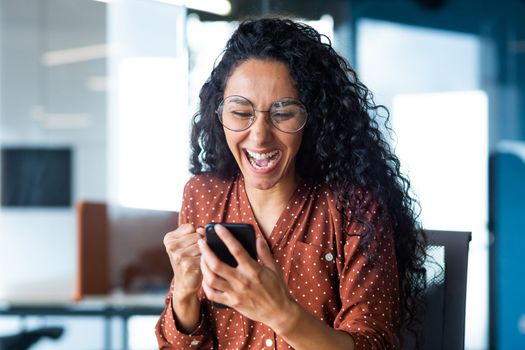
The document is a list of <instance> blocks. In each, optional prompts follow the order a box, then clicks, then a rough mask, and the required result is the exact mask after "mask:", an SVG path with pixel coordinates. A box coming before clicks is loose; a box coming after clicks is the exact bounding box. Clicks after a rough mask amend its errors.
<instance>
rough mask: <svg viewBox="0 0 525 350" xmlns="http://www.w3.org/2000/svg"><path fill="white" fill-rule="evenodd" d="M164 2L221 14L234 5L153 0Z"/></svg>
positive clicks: (198, 0) (221, 1)
mask: <svg viewBox="0 0 525 350" xmlns="http://www.w3.org/2000/svg"><path fill="white" fill-rule="evenodd" d="M95 1H99V2H111V0H95ZM153 1H156V2H162V3H164V4H170V5H177V6H185V7H187V8H189V9H192V10H198V11H204V12H209V13H213V14H216V15H220V16H226V15H229V14H230V12H231V10H232V5H231V3H230V1H229V0H153Z"/></svg>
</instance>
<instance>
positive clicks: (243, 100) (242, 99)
mask: <svg viewBox="0 0 525 350" xmlns="http://www.w3.org/2000/svg"><path fill="white" fill-rule="evenodd" d="M228 99H229V100H230V101H231V102H235V103H240V104H243V105H251V102H250V101H248V99H246V98H245V97H241V96H231V97H228Z"/></svg>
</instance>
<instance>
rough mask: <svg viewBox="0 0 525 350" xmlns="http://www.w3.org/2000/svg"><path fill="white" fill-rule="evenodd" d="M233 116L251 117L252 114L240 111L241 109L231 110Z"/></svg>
mask: <svg viewBox="0 0 525 350" xmlns="http://www.w3.org/2000/svg"><path fill="white" fill-rule="evenodd" d="M231 113H232V114H233V115H234V116H236V117H237V118H247V119H249V118H251V117H252V114H251V113H249V112H241V111H233V112H231Z"/></svg>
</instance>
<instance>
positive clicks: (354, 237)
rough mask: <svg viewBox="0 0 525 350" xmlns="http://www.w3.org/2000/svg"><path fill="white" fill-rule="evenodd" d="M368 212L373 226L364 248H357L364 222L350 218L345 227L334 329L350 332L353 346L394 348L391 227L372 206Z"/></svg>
mask: <svg viewBox="0 0 525 350" xmlns="http://www.w3.org/2000/svg"><path fill="white" fill-rule="evenodd" d="M367 214H369V217H370V219H371V223H372V226H373V232H370V235H371V239H370V242H369V244H368V245H367V247H365V248H363V247H360V239H361V234H362V232H363V225H362V224H359V223H357V222H352V221H351V222H350V225H349V226H348V227H347V231H346V235H347V236H346V240H344V242H345V243H344V246H343V256H344V264H343V266H342V271H341V272H340V273H341V275H340V284H339V286H340V287H339V293H340V297H341V309H340V311H339V313H338V315H337V318H336V320H335V322H334V328H336V329H339V330H342V331H345V332H347V333H349V334H350V335H351V336H352V338H353V339H354V342H355V348H356V349H396V348H397V338H396V332H395V330H396V326H397V323H398V317H399V315H398V307H399V306H398V305H399V291H398V276H397V263H396V257H395V248H394V247H395V245H394V241H393V234H392V229H391V227H381V226H380V225H379V224H378V217H377V216H378V213H377V212H376V208H375V207H374V208H371V209H370V211H368V212H367ZM365 249H366V252H365Z"/></svg>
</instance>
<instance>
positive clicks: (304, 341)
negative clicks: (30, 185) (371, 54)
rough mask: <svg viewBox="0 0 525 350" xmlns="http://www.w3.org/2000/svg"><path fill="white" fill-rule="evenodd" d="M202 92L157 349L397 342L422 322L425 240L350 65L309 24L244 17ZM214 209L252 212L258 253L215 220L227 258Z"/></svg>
mask: <svg viewBox="0 0 525 350" xmlns="http://www.w3.org/2000/svg"><path fill="white" fill-rule="evenodd" d="M200 101H201V104H200V111H199V113H198V114H197V115H196V116H195V118H194V121H193V130H192V158H191V171H192V173H193V174H195V176H194V177H193V178H192V179H190V180H189V182H188V183H187V185H186V187H185V191H184V200H183V206H182V210H181V214H180V224H181V225H180V226H179V227H178V228H177V229H176V230H175V231H173V232H170V233H168V234H167V235H166V237H165V239H164V244H165V246H166V250H167V252H168V255H169V257H170V261H171V264H172V268H173V271H174V279H173V283H172V285H171V288H170V292H169V294H168V296H167V298H166V309H165V311H164V312H163V314H162V315H161V318H160V320H159V322H158V324H157V327H156V332H157V338H158V341H159V346H160V348H163V349H185V348H187V349H191V348H215V349H217V348H219V349H252V348H253V349H261V348H263V349H265V348H275V349H288V348H295V349H376V348H377V349H392V348H397V347H398V346H399V339H400V334H401V333H403V329H407V328H410V327H411V326H414V324H415V323H416V322H415V321H416V320H415V319H414V318H415V316H414V315H415V312H416V306H417V302H418V295H419V292H420V291H421V288H422V286H423V285H424V274H425V270H424V269H423V267H422V263H423V260H424V253H423V249H422V247H423V246H422V242H423V241H424V239H422V238H423V237H422V231H421V230H420V229H419V228H418V226H417V222H416V217H417V215H416V214H415V213H414V211H413V210H412V206H413V204H414V203H413V200H412V199H411V197H410V196H409V194H408V190H409V183H408V181H407V180H406V179H405V178H404V177H403V176H401V174H400V172H399V161H398V159H397V158H396V157H395V155H394V154H393V153H392V152H391V150H390V148H389V146H388V144H387V143H386V142H385V141H384V139H383V136H382V135H381V133H380V131H379V130H378V124H377V123H376V121H375V120H374V118H375V117H376V115H377V111H378V109H379V107H377V106H375V105H374V104H373V102H372V99H371V95H370V93H369V91H368V90H367V89H366V87H365V86H364V85H363V84H362V83H360V82H359V80H358V79H357V77H356V74H355V72H354V71H353V70H352V68H351V67H349V65H348V64H347V63H346V62H345V60H344V59H343V58H341V57H340V56H339V55H338V54H337V53H336V52H335V51H334V50H333V48H332V47H331V45H330V44H329V43H324V42H323V41H322V37H321V36H320V35H319V34H318V33H317V32H316V31H315V30H314V29H312V28H311V27H309V26H307V25H304V24H299V23H295V22H293V21H291V20H284V19H260V20H247V21H244V22H243V23H241V24H240V25H239V27H238V29H237V30H236V32H235V33H234V34H233V35H232V37H231V38H230V40H229V41H228V43H227V45H226V49H225V51H224V53H223V56H222V58H221V60H220V62H219V63H218V65H217V66H216V67H215V69H214V70H213V71H212V73H211V76H210V78H209V79H208V81H207V82H206V83H205V84H204V86H203V87H202V90H201V93H200ZM210 222H245V223H250V224H252V225H254V227H255V229H256V233H257V255H258V260H257V261H255V260H253V259H251V258H250V256H249V255H248V253H247V252H246V251H244V250H243V249H242V247H240V244H239V243H238V242H237V241H235V239H233V238H232V235H231V234H230V233H229V232H228V231H227V230H226V229H225V228H223V227H222V226H220V225H218V226H217V227H216V231H217V233H218V234H219V236H220V238H221V239H222V240H223V241H224V242H225V244H226V245H227V247H228V249H229V250H230V251H231V252H232V255H234V257H235V258H236V260H237V262H238V263H239V265H238V266H237V267H235V268H233V267H230V266H228V265H226V264H225V263H222V262H221V261H220V260H219V259H218V258H217V257H216V256H215V255H214V254H213V252H212V251H211V250H210V248H209V246H207V244H206V242H205V240H204V239H203V228H202V227H203V226H205V225H206V224H207V223H210ZM212 301H213V302H218V303H221V304H225V305H227V306H229V308H217V307H216V306H214V305H212V303H211V302H212Z"/></svg>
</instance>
